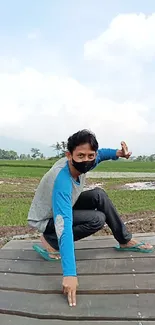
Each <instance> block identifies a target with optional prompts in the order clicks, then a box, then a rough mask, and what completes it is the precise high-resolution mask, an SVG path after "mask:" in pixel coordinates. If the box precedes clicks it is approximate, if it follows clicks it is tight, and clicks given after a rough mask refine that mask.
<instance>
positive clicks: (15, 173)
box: [0, 159, 155, 178]
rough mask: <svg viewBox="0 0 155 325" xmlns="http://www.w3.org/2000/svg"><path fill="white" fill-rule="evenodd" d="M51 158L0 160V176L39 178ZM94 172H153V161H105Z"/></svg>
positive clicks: (49, 166)
mask: <svg viewBox="0 0 155 325" xmlns="http://www.w3.org/2000/svg"><path fill="white" fill-rule="evenodd" d="M55 161H56V159H53V160H36V161H35V160H30V161H7V160H6V161H4V160H0V178H5V177H11V178H12V177H22V178H24V177H30V178H31V177H39V178H41V177H42V176H43V175H44V174H45V173H46V172H47V171H48V170H49V169H50V168H51V167H52V166H53V164H54V163H55ZM93 171H94V172H145V173H155V162H132V161H124V160H123V161H105V162H103V163H100V164H99V165H98V166H97V167H96V168H95V169H94V170H93Z"/></svg>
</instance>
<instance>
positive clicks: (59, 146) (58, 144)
mask: <svg viewBox="0 0 155 325" xmlns="http://www.w3.org/2000/svg"><path fill="white" fill-rule="evenodd" d="M51 147H52V148H54V150H56V151H57V156H58V157H60V153H61V150H62V144H60V143H59V142H57V143H56V144H52V146H51Z"/></svg>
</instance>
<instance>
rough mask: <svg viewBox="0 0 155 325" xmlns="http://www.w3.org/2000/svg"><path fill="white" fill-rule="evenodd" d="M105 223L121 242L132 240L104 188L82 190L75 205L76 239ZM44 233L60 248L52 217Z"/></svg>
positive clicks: (46, 237)
mask: <svg viewBox="0 0 155 325" xmlns="http://www.w3.org/2000/svg"><path fill="white" fill-rule="evenodd" d="M105 223H106V224H107V225H108V226H109V228H110V229H111V231H112V233H113V236H114V237H115V239H116V240H117V241H118V242H119V243H120V244H126V243H127V242H129V241H130V240H131V238H132V235H131V234H130V233H129V232H128V231H127V229H126V227H125V225H124V223H123V221H122V220H121V219H120V216H119V214H118V212H117V211H116V209H115V207H114V206H113V204H112V202H111V200H110V199H109V197H108V195H107V194H106V193H105V191H104V190H102V189H100V188H97V187H96V188H95V189H93V190H89V191H85V192H82V193H81V195H80V197H79V198H78V200H77V202H76V203H75V205H74V207H73V234H74V241H77V240H80V239H82V238H85V237H88V236H90V235H92V234H94V233H96V232H97V231H98V230H100V229H102V228H103V226H104V224H105ZM43 235H44V238H45V239H46V241H47V242H48V243H49V244H50V245H51V246H52V247H53V248H54V249H56V250H58V240H57V235H56V232H55V227H54V221H53V219H52V218H51V219H50V220H49V223H48V225H47V227H46V230H45V232H44V234H43Z"/></svg>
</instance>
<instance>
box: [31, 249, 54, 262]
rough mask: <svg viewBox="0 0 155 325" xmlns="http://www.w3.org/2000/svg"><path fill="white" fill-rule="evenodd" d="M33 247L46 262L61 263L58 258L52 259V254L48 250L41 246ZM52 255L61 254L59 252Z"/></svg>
mask: <svg viewBox="0 0 155 325" xmlns="http://www.w3.org/2000/svg"><path fill="white" fill-rule="evenodd" d="M32 247H33V249H34V250H35V251H36V252H37V253H39V254H40V255H41V256H42V257H43V258H44V259H45V260H46V261H59V260H60V259H56V258H54V257H53V258H52V257H50V256H49V255H50V253H49V252H48V251H47V250H46V249H44V248H43V247H41V246H39V245H33V246H32ZM51 254H52V255H58V254H60V253H59V252H53V253H51Z"/></svg>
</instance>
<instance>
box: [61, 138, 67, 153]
mask: <svg viewBox="0 0 155 325" xmlns="http://www.w3.org/2000/svg"><path fill="white" fill-rule="evenodd" d="M61 148H62V153H61V156H62V157H64V156H65V152H66V149H67V142H65V141H62V142H61Z"/></svg>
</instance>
